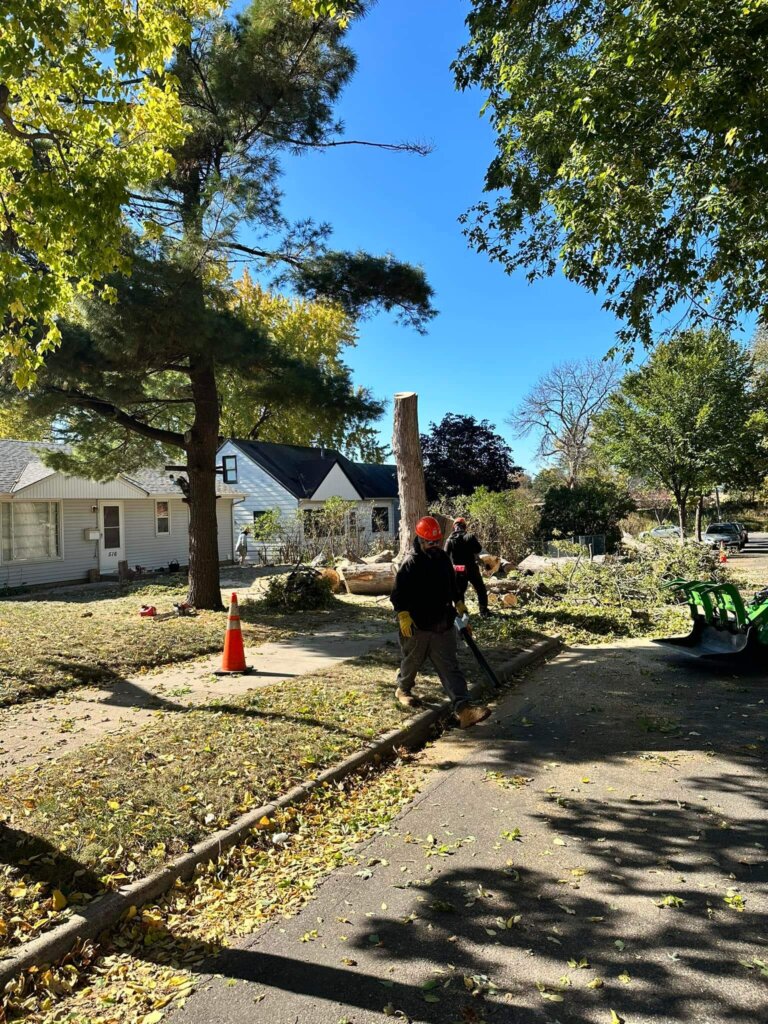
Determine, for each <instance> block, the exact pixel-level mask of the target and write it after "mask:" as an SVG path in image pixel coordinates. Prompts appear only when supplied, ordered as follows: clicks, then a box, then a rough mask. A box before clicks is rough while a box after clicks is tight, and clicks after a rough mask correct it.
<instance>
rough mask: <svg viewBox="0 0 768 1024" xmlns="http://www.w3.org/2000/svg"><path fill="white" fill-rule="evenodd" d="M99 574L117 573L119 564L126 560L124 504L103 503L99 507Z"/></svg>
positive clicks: (118, 502)
mask: <svg viewBox="0 0 768 1024" xmlns="http://www.w3.org/2000/svg"><path fill="white" fill-rule="evenodd" d="M99 529H100V530H101V540H100V541H99V572H102V573H117V564H118V562H122V560H123V559H124V558H125V537H124V529H123V503H122V502H121V501H102V502H101V503H100V505H99Z"/></svg>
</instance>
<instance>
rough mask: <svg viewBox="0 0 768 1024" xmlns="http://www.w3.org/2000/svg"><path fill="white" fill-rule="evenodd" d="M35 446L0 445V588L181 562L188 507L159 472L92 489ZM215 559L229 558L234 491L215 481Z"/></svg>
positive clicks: (185, 554)
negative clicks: (58, 467) (56, 467)
mask: <svg viewBox="0 0 768 1024" xmlns="http://www.w3.org/2000/svg"><path fill="white" fill-rule="evenodd" d="M51 447H55V446H50V445H41V444H38V443H36V442H31V441H2V440H0V590H2V589H5V588H7V587H18V586H24V585H28V584H29V585H34V584H44V583H62V582H78V581H80V580H86V579H89V578H93V577H94V576H95V575H96V574H101V575H112V574H115V573H117V566H118V562H121V561H123V560H126V561H127V562H128V564H129V565H130V566H131V567H134V566H136V565H141V566H143V567H144V568H146V569H156V568H160V567H161V566H162V567H167V566H168V564H169V563H170V562H178V563H179V564H180V565H187V564H188V562H189V508H188V506H187V505H186V503H185V502H184V501H183V498H182V494H181V491H180V489H179V487H178V485H177V484H175V483H174V481H173V479H172V477H171V475H170V474H169V473H168V472H166V471H165V470H152V469H148V470H141V471H140V472H137V473H131V474H121V475H120V476H118V477H116V478H115V479H114V480H109V481H107V482H106V483H98V482H97V481H95V480H87V479H85V478H82V477H73V476H65V475H64V474H62V473H58V472H56V471H55V470H53V469H50V468H49V467H48V466H46V465H44V463H43V462H42V461H41V459H40V455H39V453H40V449H41V448H51ZM217 491H218V493H219V494H220V498H219V500H218V502H217V505H216V514H217V520H218V541H219V560H220V561H221V562H228V561H231V560H232V558H233V556H234V537H233V533H232V530H233V524H232V505H233V502H234V501H237V500H239V499H241V498H242V497H243V493H242V491H241V490H238V489H237V488H235V487H230V486H228V485H226V484H224V483H221V482H217Z"/></svg>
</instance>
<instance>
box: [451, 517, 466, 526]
mask: <svg viewBox="0 0 768 1024" xmlns="http://www.w3.org/2000/svg"><path fill="white" fill-rule="evenodd" d="M453 525H454V526H466V525H467V520H466V519H465V518H464V516H459V517H458V519H454V520H453Z"/></svg>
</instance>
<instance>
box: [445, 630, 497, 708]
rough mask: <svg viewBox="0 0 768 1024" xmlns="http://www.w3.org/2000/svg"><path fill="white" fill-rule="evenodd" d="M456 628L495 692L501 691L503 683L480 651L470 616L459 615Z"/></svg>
mask: <svg viewBox="0 0 768 1024" xmlns="http://www.w3.org/2000/svg"><path fill="white" fill-rule="evenodd" d="M454 626H455V627H456V629H458V631H459V633H460V634H461V636H462V637H463V639H464V642H465V643H466V645H467V647H468V648H469V649H470V651H472V653H473V654H474V656H475V661H477V663H478V665H479V666H480V668H481V669H482V670H483V672H485V674H486V675H487V676H488V678H489V680H490V681H491V685H492V686H493V688H494V689H495V690H500V689H501V683H500V682H499V680H498V677H497V676H496V673H495V672H494V671H493V669H492V668H491V666H490V665H489V664H488V662H487V660H486V658H485V655H484V654H483V652H482V651H481V650H480V648H479V647H478V646H477V644H476V643H475V638H474V637H473V636H472V633H471V632H470V630H469V616H468V615H462V616H458V615H457V616H456V619H455V621H454Z"/></svg>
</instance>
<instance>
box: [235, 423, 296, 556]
mask: <svg viewBox="0 0 768 1024" xmlns="http://www.w3.org/2000/svg"><path fill="white" fill-rule="evenodd" d="M225 455H236V456H237V483H236V484H234V485H233V486H234V487H237V489H238V490H240V491H243V492H244V493H245V495H246V497H245V500H244V501H238V502H236V503H234V504H233V505H232V514H231V517H230V523H231V525H230V530H231V532H232V535H233V537H234V538H236V537H237V535H238V534H239V533H240V531H241V530H242V528H243V527H244V526H253V513H254V512H268V511H269V510H270V509H273V508H276V509H278V510H279V511H280V518H281V519H282V520H283V521H284V522H286V523H290V522H293V521H294V520H295V518H296V512H297V509H298V507H299V503H298V501H297V499H296V498H294V496H293V495H292V494H291V492H290V491H289V490H287V489H286V488H285V487H283V485H282V484H280V483H278V482H277V480H275V478H274V477H273V476H270V475H269V473H267V472H266V471H265V470H263V469H262V468H261V466H258V465H257V464H256V463H255V462H253V460H252V459H249V458H248V456H247V455H244V454H243V452H241V451H240V449H239V448H238V447H237V446H236V445H233V444H231V443H229V442H227V443H226V444H224V445H222V447H221V448H220V449H219V461H221V458H222V457H223V456H225ZM221 535H222V527H221V526H219V544H221ZM233 549H234V540H232V543H231V550H233ZM248 549H249V552H248V554H249V558H253V556H254V549H257V550H258V551H259V552H261V554H262V556H263V557H264V558H265V559H266V560H267V561H272V560H273V559H274V558H275V557H277V554H278V550H279V545H278V544H256V543H255V542H254V541H253V540H251V541H250V542H249V544H248ZM227 557H228V558H231V557H232V555H231V554H230V555H228V556H227Z"/></svg>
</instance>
